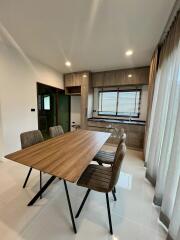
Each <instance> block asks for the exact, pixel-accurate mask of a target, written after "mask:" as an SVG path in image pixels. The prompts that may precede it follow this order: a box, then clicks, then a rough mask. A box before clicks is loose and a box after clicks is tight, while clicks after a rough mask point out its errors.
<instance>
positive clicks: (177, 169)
mask: <svg viewBox="0 0 180 240" xmlns="http://www.w3.org/2000/svg"><path fill="white" fill-rule="evenodd" d="M179 176H180V104H179V111H178V115H177V120H176V128H175V134H174V140H173V144H172V151H171V158H170V163H169V167H168V172H167V177H166V182H165V189H164V194H163V201H162V207H161V213H160V220H161V222H163V224H164V225H165V226H166V227H168V226H169V223H170V219H171V216H172V211H173V206H174V202H175V198H176V192H177V187H178V181H179Z"/></svg>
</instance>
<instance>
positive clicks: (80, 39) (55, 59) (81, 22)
mask: <svg viewBox="0 0 180 240" xmlns="http://www.w3.org/2000/svg"><path fill="white" fill-rule="evenodd" d="M174 3H175V0H150V1H149V0H29V1H28V0H13V1H12V0H0V22H1V24H2V25H3V26H4V27H5V28H6V29H7V31H8V32H9V33H10V34H11V36H12V37H13V38H14V39H15V41H16V42H17V44H18V45H19V46H20V48H22V49H23V51H24V52H25V53H26V54H28V55H29V56H31V57H33V58H35V59H37V60H39V61H41V62H42V63H45V64H47V65H49V66H51V67H53V68H55V69H57V70H58V71H60V72H62V73H64V72H69V71H80V70H91V71H99V70H108V69H116V68H128V67H138V66H145V65H149V63H150V59H151V56H152V53H153V50H154V49H155V47H156V45H157V43H158V41H159V39H160V37H161V34H162V32H163V29H164V27H165V25H166V22H167V20H168V17H169V15H170V13H171V10H172V8H173V5H174ZM127 49H132V50H133V51H134V54H133V56H131V57H127V56H125V51H126V50H127ZM66 60H69V61H71V63H72V67H71V68H67V67H66V66H65V61H66Z"/></svg>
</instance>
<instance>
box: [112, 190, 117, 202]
mask: <svg viewBox="0 0 180 240" xmlns="http://www.w3.org/2000/svg"><path fill="white" fill-rule="evenodd" d="M112 195H113V198H114V201H117V198H116V194H115V191H114V189H113V190H112Z"/></svg>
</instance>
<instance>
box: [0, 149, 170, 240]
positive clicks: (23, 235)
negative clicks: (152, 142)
mask: <svg viewBox="0 0 180 240" xmlns="http://www.w3.org/2000/svg"><path fill="white" fill-rule="evenodd" d="M141 159H142V153H141V152H137V151H133V150H128V151H127V154H126V157H125V160H124V163H123V166H122V172H121V176H120V179H119V182H118V185H117V198H118V201H117V202H114V201H113V198H112V195H111V194H110V205H111V212H112V221H113V228H114V235H113V236H111V235H110V234H109V226H108V218H107V210H106V201H105V195H104V194H102V193H97V192H91V193H90V195H89V198H88V200H87V202H86V204H85V207H84V208H83V210H82V213H81V215H80V217H79V218H78V220H76V225H77V229H78V233H77V234H76V235H75V234H74V233H73V232H72V228H71V221H70V216H69V211H68V206H67V202H66V196H65V192H64V186H63V183H62V181H55V182H54V183H53V184H52V185H51V186H50V187H49V189H48V190H47V192H46V193H45V195H44V198H43V199H42V200H40V201H38V202H37V203H36V204H35V205H34V206H32V207H27V206H26V204H27V203H28V201H29V200H30V199H31V198H32V197H33V195H34V194H35V193H36V191H37V190H38V188H39V184H38V180H39V175H38V172H37V171H35V170H34V171H33V172H32V175H31V177H30V180H29V182H28V186H27V188H26V189H22V184H23V181H24V178H25V176H26V173H27V171H28V168H27V167H24V166H22V165H20V164H16V163H14V162H11V161H7V160H1V161H0V239H2V240H56V239H58V240H61V239H62V240H70V239H74V240H84V239H86V240H92V239H93V240H96V239H97V240H105V239H106V240H110V239H112V240H152V239H153V240H165V239H166V233H165V232H164V230H163V229H162V227H161V226H160V225H159V224H158V222H157V220H158V214H159V211H158V209H157V208H154V207H153V206H152V200H153V194H154V189H153V187H152V186H151V185H150V184H149V183H148V182H147V181H145V178H144V174H145V169H144V167H143V161H142V160H141ZM48 177H49V176H48V175H47V174H44V175H43V178H44V181H46V180H47V179H48ZM68 188H69V192H70V197H71V201H72V207H73V210H74V212H76V211H77V209H78V207H79V205H80V203H81V201H82V198H83V196H84V194H85V191H86V190H85V189H83V188H81V187H78V186H76V185H75V184H70V183H68Z"/></svg>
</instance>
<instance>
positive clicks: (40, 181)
mask: <svg viewBox="0 0 180 240" xmlns="http://www.w3.org/2000/svg"><path fill="white" fill-rule="evenodd" d="M39 175H40V179H39V185H40V186H39V187H40V191H41V188H42V172H41V171H40V173H39ZM40 199H42V193H41V195H40Z"/></svg>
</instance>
